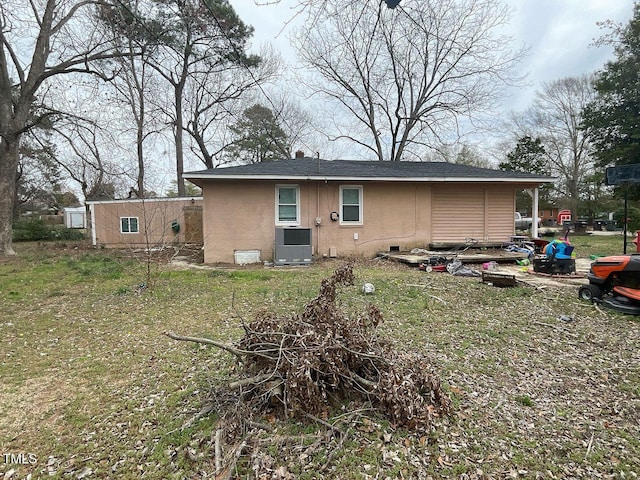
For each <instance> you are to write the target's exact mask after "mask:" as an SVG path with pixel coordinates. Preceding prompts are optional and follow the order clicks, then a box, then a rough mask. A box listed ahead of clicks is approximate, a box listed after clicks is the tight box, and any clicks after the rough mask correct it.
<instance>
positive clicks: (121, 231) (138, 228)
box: [120, 217, 140, 235]
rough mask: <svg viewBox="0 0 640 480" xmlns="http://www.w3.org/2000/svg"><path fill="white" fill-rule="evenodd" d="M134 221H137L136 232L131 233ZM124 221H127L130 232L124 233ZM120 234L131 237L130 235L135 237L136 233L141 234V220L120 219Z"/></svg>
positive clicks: (136, 218)
mask: <svg viewBox="0 0 640 480" xmlns="http://www.w3.org/2000/svg"><path fill="white" fill-rule="evenodd" d="M132 219H135V222H136V231H135V232H132V231H131V220H132ZM124 220H127V226H128V229H129V230H128V231H124V230H123V228H122V227H123V221H124ZM120 233H123V234H127V235H130V234H131V235H134V234H136V233H140V219H139V218H138V217H120Z"/></svg>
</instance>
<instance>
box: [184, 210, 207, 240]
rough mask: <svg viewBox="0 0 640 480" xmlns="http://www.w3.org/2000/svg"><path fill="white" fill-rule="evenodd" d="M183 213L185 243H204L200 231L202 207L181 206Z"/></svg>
mask: <svg viewBox="0 0 640 480" xmlns="http://www.w3.org/2000/svg"><path fill="white" fill-rule="evenodd" d="M182 211H183V213H184V240H185V242H186V243H198V244H202V243H204V235H203V233H202V207H200V206H190V207H183V209H182Z"/></svg>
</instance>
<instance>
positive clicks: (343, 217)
mask: <svg viewBox="0 0 640 480" xmlns="http://www.w3.org/2000/svg"><path fill="white" fill-rule="evenodd" d="M340 223H341V224H343V225H362V187H360V186H350V185H344V186H341V187H340Z"/></svg>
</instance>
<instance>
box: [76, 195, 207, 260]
mask: <svg viewBox="0 0 640 480" xmlns="http://www.w3.org/2000/svg"><path fill="white" fill-rule="evenodd" d="M87 205H89V210H90V217H91V237H92V243H93V245H100V246H104V247H107V248H111V247H112V248H151V247H159V246H163V245H168V244H183V243H200V244H202V242H203V237H202V197H194V198H152V199H123V200H94V201H88V202H87Z"/></svg>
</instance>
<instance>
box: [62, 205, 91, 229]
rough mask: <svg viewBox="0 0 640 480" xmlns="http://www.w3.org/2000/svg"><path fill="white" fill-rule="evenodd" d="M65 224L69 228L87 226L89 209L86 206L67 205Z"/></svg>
mask: <svg viewBox="0 0 640 480" xmlns="http://www.w3.org/2000/svg"><path fill="white" fill-rule="evenodd" d="M64 226H65V227H67V228H87V210H86V208H85V207H67V208H65V209H64Z"/></svg>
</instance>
